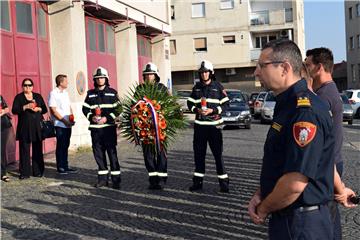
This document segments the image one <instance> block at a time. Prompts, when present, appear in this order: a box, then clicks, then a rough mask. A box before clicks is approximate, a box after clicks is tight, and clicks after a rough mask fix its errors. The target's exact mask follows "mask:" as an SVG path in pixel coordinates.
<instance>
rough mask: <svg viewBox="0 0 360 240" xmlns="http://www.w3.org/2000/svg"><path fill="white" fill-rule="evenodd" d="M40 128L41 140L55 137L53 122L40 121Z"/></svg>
mask: <svg viewBox="0 0 360 240" xmlns="http://www.w3.org/2000/svg"><path fill="white" fill-rule="evenodd" d="M40 126H41V136H42V139H46V138H53V137H55V136H56V134H55V126H54V122H53V121H51V120H45V119H42V120H41V122H40Z"/></svg>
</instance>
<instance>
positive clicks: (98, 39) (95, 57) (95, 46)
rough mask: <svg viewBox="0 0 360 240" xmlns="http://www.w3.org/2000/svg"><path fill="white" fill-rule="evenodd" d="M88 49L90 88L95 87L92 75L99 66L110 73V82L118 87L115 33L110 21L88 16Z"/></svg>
mask: <svg viewBox="0 0 360 240" xmlns="http://www.w3.org/2000/svg"><path fill="white" fill-rule="evenodd" d="M85 21H86V49H87V68H88V88H89V89H91V88H93V87H94V83H93V80H92V75H93V72H94V71H95V69H96V68H97V67H99V66H101V67H103V68H105V69H106V70H107V71H108V73H109V83H110V86H111V87H112V88H114V89H117V76H116V58H115V35H114V31H113V29H112V27H111V25H109V24H108V23H105V22H103V21H101V20H99V19H96V18H91V17H86V19H85Z"/></svg>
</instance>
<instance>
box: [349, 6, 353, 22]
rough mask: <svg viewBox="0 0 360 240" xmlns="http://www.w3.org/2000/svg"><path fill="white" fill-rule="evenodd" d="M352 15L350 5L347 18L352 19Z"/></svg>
mask: <svg viewBox="0 0 360 240" xmlns="http://www.w3.org/2000/svg"><path fill="white" fill-rule="evenodd" d="M352 18H353V16H352V7H350V8H349V19H352Z"/></svg>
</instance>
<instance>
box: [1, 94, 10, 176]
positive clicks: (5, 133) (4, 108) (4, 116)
mask: <svg viewBox="0 0 360 240" xmlns="http://www.w3.org/2000/svg"><path fill="white" fill-rule="evenodd" d="M0 109H1V110H0V111H1V149H0V151H1V180H3V181H4V182H8V181H10V178H9V177H8V176H6V165H7V155H6V146H7V143H8V140H9V134H10V131H11V126H12V125H11V120H10V117H9V115H8V113H9V108H8V105H7V104H6V102H5V99H4V98H3V97H2V96H1V95H0Z"/></svg>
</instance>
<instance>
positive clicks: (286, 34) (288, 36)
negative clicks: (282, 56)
mask: <svg viewBox="0 0 360 240" xmlns="http://www.w3.org/2000/svg"><path fill="white" fill-rule="evenodd" d="M280 38H285V39H289V40H292V31H291V29H283V30H281V31H280Z"/></svg>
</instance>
